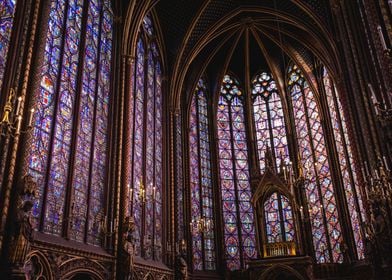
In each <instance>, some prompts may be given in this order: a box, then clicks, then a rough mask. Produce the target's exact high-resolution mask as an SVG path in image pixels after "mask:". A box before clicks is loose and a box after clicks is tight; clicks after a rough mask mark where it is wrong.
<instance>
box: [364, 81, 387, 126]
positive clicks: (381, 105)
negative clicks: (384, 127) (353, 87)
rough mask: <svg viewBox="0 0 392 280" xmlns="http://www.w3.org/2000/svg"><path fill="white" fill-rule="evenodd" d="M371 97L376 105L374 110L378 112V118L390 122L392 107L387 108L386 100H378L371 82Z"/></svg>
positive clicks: (369, 85)
mask: <svg viewBox="0 0 392 280" xmlns="http://www.w3.org/2000/svg"><path fill="white" fill-rule="evenodd" d="M368 87H369V90H370V93H371V99H372V103H373V106H374V111H375V113H376V117H377V119H379V120H380V121H386V122H390V121H392V108H387V105H386V102H385V100H384V99H382V102H379V101H378V100H377V97H376V94H375V92H374V89H373V86H372V85H371V84H370V83H369V84H368Z"/></svg>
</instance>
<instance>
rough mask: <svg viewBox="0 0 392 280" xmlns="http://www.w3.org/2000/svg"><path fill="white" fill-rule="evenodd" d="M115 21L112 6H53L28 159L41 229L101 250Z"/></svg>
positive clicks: (73, 1) (74, 2)
mask: <svg viewBox="0 0 392 280" xmlns="http://www.w3.org/2000/svg"><path fill="white" fill-rule="evenodd" d="M85 10H86V13H83V11H85ZM83 14H85V15H86V17H87V20H86V21H84V20H83V18H82V15H83ZM112 17H113V15H112V11H111V7H110V2H109V1H102V2H101V1H98V0H90V1H87V2H86V1H85V2H84V1H81V0H70V1H66V0H53V1H52V2H51V11H50V16H49V30H48V34H47V35H46V45H45V55H44V63H43V66H42V72H41V73H42V75H41V76H42V78H41V85H40V88H39V90H38V93H37V95H38V100H37V105H36V108H39V110H38V112H37V113H36V119H35V126H34V132H33V134H34V137H33V139H34V142H33V145H32V147H31V149H30V154H29V158H30V161H29V172H30V174H31V175H33V177H34V178H35V179H36V181H37V183H38V186H40V188H39V190H38V193H39V200H37V202H36V204H35V205H34V209H33V216H34V218H35V222H36V224H37V225H38V226H39V229H40V230H43V231H44V232H47V233H52V234H56V235H61V234H63V232H69V236H68V237H69V238H71V239H74V240H76V241H81V242H88V243H91V244H96V245H99V244H100V243H101V241H100V234H101V233H100V228H99V225H100V223H101V221H102V220H104V217H103V216H104V187H105V170H106V161H107V160H106V155H107V146H108V144H107V142H108V139H107V134H108V129H107V127H108V115H109V108H108V106H109V91H110V68H111V67H110V64H111V62H110V61H111V50H112ZM79 77H80V79H79ZM68 194H70V195H68ZM70 198H71V199H70ZM66 207H67V209H69V213H68V212H67V211H65V208H66ZM67 213H68V214H67ZM64 215H69V217H65V216H64ZM66 219H69V221H70V222H69V223H65V221H66ZM67 228H68V229H69V230H67Z"/></svg>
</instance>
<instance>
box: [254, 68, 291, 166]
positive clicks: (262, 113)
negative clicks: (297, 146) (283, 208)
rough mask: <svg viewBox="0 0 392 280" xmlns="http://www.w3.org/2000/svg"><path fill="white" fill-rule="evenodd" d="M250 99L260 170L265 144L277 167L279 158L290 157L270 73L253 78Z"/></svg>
mask: <svg viewBox="0 0 392 280" xmlns="http://www.w3.org/2000/svg"><path fill="white" fill-rule="evenodd" d="M252 101H253V117H254V122H255V126H256V139H257V150H258V158H259V165H260V171H262V172H263V171H264V168H265V153H266V149H267V145H268V146H269V147H272V149H271V150H272V154H273V156H274V158H275V160H276V166H277V167H278V168H279V167H280V164H281V162H280V161H281V160H283V161H284V162H285V163H288V162H289V161H290V159H289V151H288V145H287V138H286V129H285V122H284V114H283V107H282V102H281V100H280V96H279V94H278V90H277V88H276V83H275V81H274V79H273V78H272V76H271V74H269V73H267V72H262V73H261V74H259V75H257V76H256V77H255V78H254V79H253V81H252Z"/></svg>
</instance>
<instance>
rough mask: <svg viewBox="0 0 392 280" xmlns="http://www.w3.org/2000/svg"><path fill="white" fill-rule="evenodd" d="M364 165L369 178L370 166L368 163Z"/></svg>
mask: <svg viewBox="0 0 392 280" xmlns="http://www.w3.org/2000/svg"><path fill="white" fill-rule="evenodd" d="M364 165H365V172H366V176H367V177H368V176H369V166H368V164H367V161H365V162H364Z"/></svg>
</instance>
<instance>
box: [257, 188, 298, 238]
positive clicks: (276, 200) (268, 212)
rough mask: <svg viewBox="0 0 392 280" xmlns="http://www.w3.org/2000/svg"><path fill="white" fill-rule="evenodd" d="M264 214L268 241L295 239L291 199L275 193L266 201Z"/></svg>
mask: <svg viewBox="0 0 392 280" xmlns="http://www.w3.org/2000/svg"><path fill="white" fill-rule="evenodd" d="M264 216H265V226H266V235H267V242H268V243H277V242H292V241H294V220H293V212H292V208H291V205H290V201H289V199H288V198H287V197H285V196H284V195H282V194H278V193H276V192H275V193H273V194H272V195H271V196H270V197H269V198H268V199H267V200H265V202H264Z"/></svg>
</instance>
